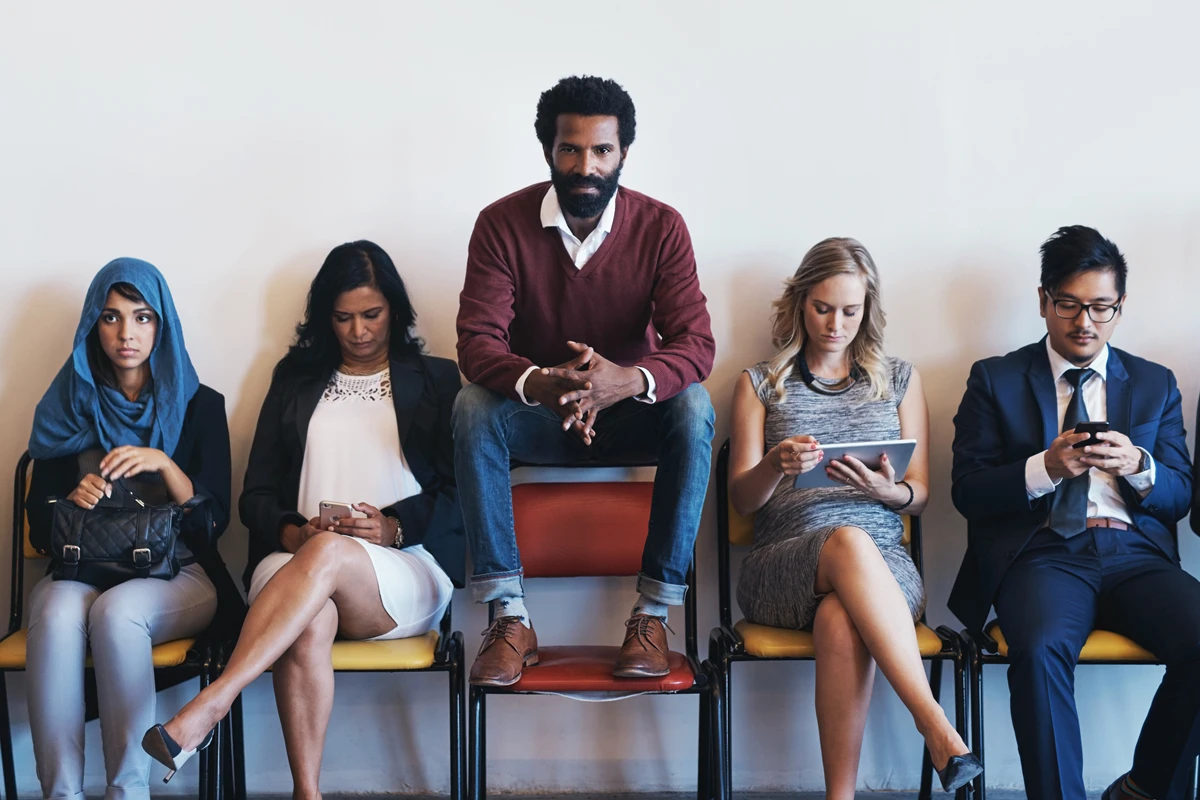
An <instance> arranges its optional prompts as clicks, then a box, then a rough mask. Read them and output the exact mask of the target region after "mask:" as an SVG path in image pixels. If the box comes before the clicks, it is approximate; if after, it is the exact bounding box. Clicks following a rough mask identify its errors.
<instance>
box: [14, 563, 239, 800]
mask: <svg viewBox="0 0 1200 800" xmlns="http://www.w3.org/2000/svg"><path fill="white" fill-rule="evenodd" d="M216 610H217V590H216V588H215V587H214V586H213V584H212V581H210V580H209V578H208V575H206V574H205V572H204V570H203V569H202V568H201V567H200V566H199V565H198V564H191V565H188V566H186V567H184V568H183V569H182V570H180V571H179V574H178V575H177V576H175V578H173V579H172V580H169V581H162V580H156V579H152V578H151V579H146V580H131V581H127V582H125V583H122V584H120V585H118V586H114V587H113V588H112V589H109V590H108V591H107V592H101V591H100V590H99V589H96V588H95V587H93V586H90V585H88V584H86V583H79V582H78V581H55V580H52V579H51V578H50V576H49V575H47V576H46V577H45V578H42V580H41V581H39V582H38V584H37V586H35V587H34V589H33V594H32V596H31V597H30V600H29V634H28V637H29V638H28V651H27V656H26V673H27V678H26V682H25V695H26V699H27V701H28V704H29V728H30V733H31V734H32V736H33V755H34V758H35V759H36V760H37V774H38V779H39V780H40V781H41V784H42V796H43V797H46V798H54V800H84V795H83V723H84V707H83V667H84V660H85V658H86V657H87V649H88V645H89V644H90V645H91V653H92V662H93V666H94V667H95V671H96V690H97V700H98V702H99V706H100V732H101V738H102V740H103V744H104V768H105V772H106V774H107V778H108V789H107V790H106V791H105V793H104V796H105V798H106V800H149V797H150V786H149V781H150V756H148V755H146V753H145V751H143V750H142V745H141V742H142V735H143V734H144V733H145V732H146V731H147V730H148V729H149V728H150V727H151V726H152V725H154V723H155V722H156V721H157V720H155V718H154V715H155V694H154V670H153V665H152V661H151V656H150V648H151V647H152V646H153V645H156V644H161V643H163V642H169V641H171V640H173V639H182V638H184V637H188V636H196V635H198V634H199V633H200V632H201V631H203V630H204V629H205V628H206V627H208V623H209V622H211V621H212V618H213V615H214V614H215V613H216Z"/></svg>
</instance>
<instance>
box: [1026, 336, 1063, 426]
mask: <svg viewBox="0 0 1200 800" xmlns="http://www.w3.org/2000/svg"><path fill="white" fill-rule="evenodd" d="M1042 341H1043V344H1042V345H1041V346H1040V347H1038V349H1037V352H1035V353H1034V354H1033V359H1032V361H1031V362H1030V364H1029V371H1028V372H1027V373H1025V377H1026V378H1027V379H1028V380H1029V388H1030V390H1031V391H1032V392H1033V396H1034V398H1035V399H1036V400H1037V404H1038V409H1039V410H1040V411H1041V412H1042V438H1043V440H1044V441H1043V442H1042V447H1043V449H1046V450H1049V449H1050V444H1051V443H1052V442H1053V441H1054V440H1055V439H1056V438H1057V437H1058V434H1059V433H1061V431H1059V429H1058V395H1057V393H1056V392H1055V390H1054V376H1053V375H1051V374H1050V357H1049V356H1047V355H1046V346H1045V344H1044V342H1045V339H1043V340H1042Z"/></svg>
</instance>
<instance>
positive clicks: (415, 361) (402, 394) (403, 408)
mask: <svg viewBox="0 0 1200 800" xmlns="http://www.w3.org/2000/svg"><path fill="white" fill-rule="evenodd" d="M391 367H392V404H393V405H395V407H396V431H397V432H398V433H399V434H400V446H401V447H404V445H405V442H406V440H407V439H408V432H409V429H410V428H412V421H413V416H414V415H415V414H416V412H417V405H418V404H419V403H420V402H421V394H422V392H424V390H425V375H424V365H423V363H422V362H421V357H420V356H413V357H411V358H405V359H403V360H399V361H392V364H391ZM404 452H405V455H407V456H408V458H409V459H410V461H411V459H412V456H411V455H408V453H409V448H404Z"/></svg>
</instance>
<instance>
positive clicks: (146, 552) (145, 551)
mask: <svg viewBox="0 0 1200 800" xmlns="http://www.w3.org/2000/svg"><path fill="white" fill-rule="evenodd" d="M139 557H141V558H145V559H146V563H144V564H141V563H138V558H139ZM150 557H151V553H150V548H149V547H137V548H134V551H133V565H134V566H135V567H148V566H150Z"/></svg>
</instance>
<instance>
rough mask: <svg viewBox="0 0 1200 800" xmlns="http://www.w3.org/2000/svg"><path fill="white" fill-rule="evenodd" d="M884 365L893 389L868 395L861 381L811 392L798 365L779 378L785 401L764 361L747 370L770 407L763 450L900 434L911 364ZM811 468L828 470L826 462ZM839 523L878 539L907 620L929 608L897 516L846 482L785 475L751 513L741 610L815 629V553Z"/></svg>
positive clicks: (769, 621)
mask: <svg viewBox="0 0 1200 800" xmlns="http://www.w3.org/2000/svg"><path fill="white" fill-rule="evenodd" d="M888 367H889V371H890V374H891V387H890V389H891V391H890V393H889V396H888V397H886V398H884V399H883V400H872V399H870V396H871V389H870V387H869V385H868V384H867V382H866V381H865V380H864V381H859V382H858V383H856V384H854V385H853V386H851V387H850V388H849V389H847V390H846V391H845V392H844V393H842V394H838V395H827V394H822V393H820V392H815V391H813V390H812V389H810V388H809V387H808V386H807V385H806V384H805V383H804V381H803V379H802V378H801V377H800V374H799V370H795V371H794V372H793V374H792V375H791V376H790V377H789V378H788V379H787V381H786V383H785V385H786V388H787V396H786V397H785V398H784V401H783V403H782V404H780V403H776V402H775V400H774V397H773V392H772V391H771V388H770V386H769V385H767V384H766V383H765V379H766V376H767V363H766V362H762V363H760V364H757V365H755V366H754V367H751V368H750V369H748V370H746V372H747V373H748V374H749V375H750V380H751V382H752V383H753V384H754V386H755V388H756V389H757V393H758V399H759V400H760V401H761V402H762V404H763V405H764V406H765V407H766V410H767V419H766V425H765V438H766V447H767V449H770V448H772V447H774V446H775V445H777V444H779V442H781V441H783V440H784V439H787V438H788V437H790V436H800V435H803V434H808V435H811V436H815V437H816V438H817V441H819V442H822V443H825V444H836V443H838V442H873V441H881V440H889V439H899V438H900V415H899V408H900V402H901V401H902V400H903V399H904V393H905V391H906V390H907V389H908V380H909V377H911V375H912V364H910V363H909V362H907V361H902V360H900V359H898V358H891V359H888ZM829 457H830V455H829V454H826V458H827V459H828V458H829ZM817 469H824V463H822V464H821V465H820V466H818V467H817ZM844 526H853V527H857V528H862V529H863V530H864V531H866V532H867V533H868V534H870V536H871V538H872V539H874V540H875V544H877V545H878V546H879V551H880V552H881V553H882V554H883V559H884V561H885V562H886V563H887V565H888V568H889V569H890V570H891V571H892V575H893V576H895V578H896V582H897V583H899V584H900V589H901V591H902V592H903V593H904V598H905V600H907V602H908V609H909V611H910V612H911V613H912V616H913V619H914V620H916V619H918V618H919V617H920V616H921V614H922V613H923V612H924V609H925V590H924V588H923V587H922V585H921V577H920V576H919V575H918V574H917V568H916V566H915V565H914V564H913V562H912V559H911V558H910V557H909V555H908V552H907V550H905V548H904V545H903V544H901V538H902V537H903V535H904V523H903V521H902V520H901V517H900V515H899V514H897V513H896V512H895V511H892V510H891V509H889V508H887V507H885V506H884V505H883V504H881V503H879V502H877V501H875V500H872V499H870V498H869V497H867V496H866V495H864V494H862V493H861V492H859V491H858V490H857V489H853V488H851V487H849V486H839V487H836V488H835V487H830V488H821V489H796V488H794V487H793V486H792V481H791V480H789V479H787V478H785V479H784V480H781V481H780V482H779V486H777V487H776V488H775V492H774V493H773V494H772V495H771V497H770V499H768V500H767V502H766V505H764V506H763V507H762V508H761V509H759V511H758V513H757V515H756V516H755V518H754V549H753V550H752V551H751V552H750V555H748V556H747V557H746V560H745V561H744V562H743V563H742V572H741V578H740V579H739V581H738V604H739V605H740V606H741V608H742V613H743V614H745V616H746V619H748V620H749V621H751V622H756V623H759V624H762V625H770V626H772V627H776V628H792V629H795V630H811V629H812V624H813V618H814V617H815V616H816V613H817V605H818V604H820V602H821V598H822V597H823V595H820V594H818V593H817V591H816V589H815V586H814V585H815V583H816V578H817V559H818V558H819V557H820V555H821V548H822V547H824V546H825V542H826V540H827V539H828V538H829V536H830V535H831V534H832V533H833V532H834V531H835V530H837V529H838V528H840V527H844Z"/></svg>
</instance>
